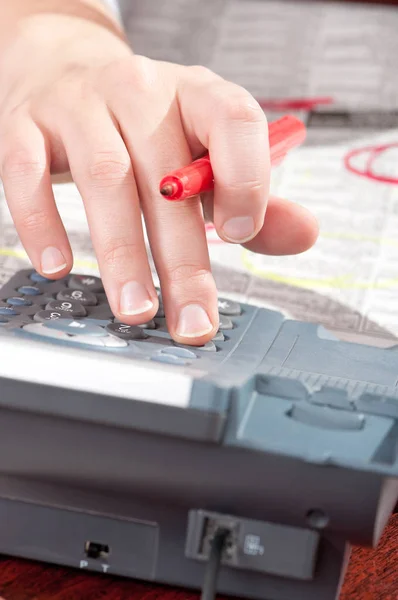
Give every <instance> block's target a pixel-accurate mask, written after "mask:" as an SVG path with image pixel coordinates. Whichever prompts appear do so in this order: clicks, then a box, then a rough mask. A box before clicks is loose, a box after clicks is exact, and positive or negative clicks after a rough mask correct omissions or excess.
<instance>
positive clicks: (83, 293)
mask: <svg viewBox="0 0 398 600" xmlns="http://www.w3.org/2000/svg"><path fill="white" fill-rule="evenodd" d="M57 299H58V300H67V301H70V300H72V301H75V302H80V304H82V305H83V306H95V305H96V304H97V303H98V300H97V296H96V295H95V294H93V293H92V292H89V291H87V290H72V289H70V288H69V289H68V288H65V289H64V290H61V291H60V292H58V294H57Z"/></svg>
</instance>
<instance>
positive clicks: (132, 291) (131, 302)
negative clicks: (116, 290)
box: [120, 281, 153, 315]
mask: <svg viewBox="0 0 398 600" xmlns="http://www.w3.org/2000/svg"><path fill="white" fill-rule="evenodd" d="M152 306H153V302H152V300H151V298H150V296H149V293H148V290H147V289H146V288H145V287H144V286H143V285H142V283H139V282H138V281H129V282H128V283H125V284H124V286H123V288H122V293H121V295H120V312H121V313H122V314H123V315H139V314H140V313H144V312H146V311H147V310H149V309H150V308H152Z"/></svg>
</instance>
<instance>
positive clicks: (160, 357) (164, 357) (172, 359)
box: [151, 354, 189, 366]
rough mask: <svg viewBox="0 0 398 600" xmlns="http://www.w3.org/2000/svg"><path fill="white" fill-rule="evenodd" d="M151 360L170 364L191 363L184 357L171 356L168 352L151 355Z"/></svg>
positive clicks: (182, 364)
mask: <svg viewBox="0 0 398 600" xmlns="http://www.w3.org/2000/svg"><path fill="white" fill-rule="evenodd" d="M151 360H154V361H155V362H160V363H167V364H169V365H180V366H184V365H188V364H189V362H188V361H187V360H184V359H183V358H178V357H177V356H171V355H168V354H155V355H154V356H151Z"/></svg>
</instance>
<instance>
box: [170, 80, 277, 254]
mask: <svg viewBox="0 0 398 600" xmlns="http://www.w3.org/2000/svg"><path fill="white" fill-rule="evenodd" d="M179 100H180V107H181V114H182V119H183V122H184V128H185V130H186V132H187V137H188V139H189V140H190V143H191V146H192V147H194V148H195V146H196V147H198V142H199V143H200V144H201V145H202V146H203V147H204V148H207V149H208V151H209V154H210V159H211V164H212V169H213V174H214V225H215V227H216V230H217V233H218V235H219V236H220V237H221V238H222V239H224V240H225V241H228V242H234V243H239V244H242V243H245V242H248V241H249V240H251V239H253V238H254V237H255V236H256V235H257V233H258V232H259V231H260V230H261V228H262V226H263V223H264V217H265V212H266V208H267V201H268V194H269V179H270V152H269V139H268V124H267V119H266V117H265V115H264V112H263V110H262V109H261V107H260V105H259V104H258V102H257V101H256V100H255V99H254V98H253V97H252V96H251V95H250V94H249V92H247V91H246V90H244V89H243V88H241V87H240V86H237V85H235V84H233V83H229V82H227V81H224V80H223V79H221V78H219V77H217V76H216V75H213V74H212V73H210V72H208V71H207V70H203V69H199V75H198V74H197V73H196V72H195V77H192V78H190V77H188V79H187V80H186V82H185V84H184V86H183V87H182V89H181V90H180V95H179Z"/></svg>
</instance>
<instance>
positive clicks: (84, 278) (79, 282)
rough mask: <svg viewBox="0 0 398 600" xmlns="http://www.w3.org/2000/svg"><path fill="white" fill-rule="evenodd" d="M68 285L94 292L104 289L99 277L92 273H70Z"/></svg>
mask: <svg viewBox="0 0 398 600" xmlns="http://www.w3.org/2000/svg"><path fill="white" fill-rule="evenodd" d="M68 287H70V288H72V289H74V290H87V291H89V292H94V293H96V292H103V291H104V287H103V285H102V281H101V279H100V278H99V277H94V276H93V275H72V276H71V278H70V279H69V281H68Z"/></svg>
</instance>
